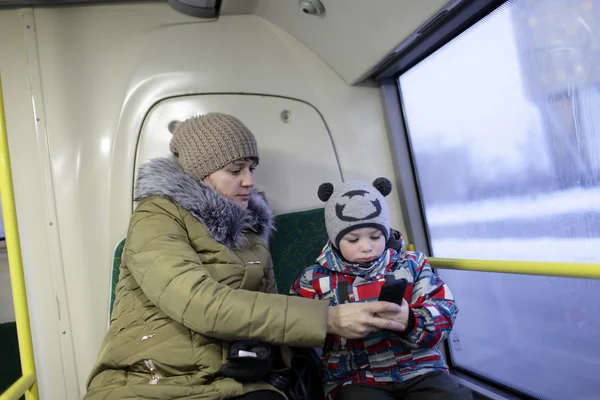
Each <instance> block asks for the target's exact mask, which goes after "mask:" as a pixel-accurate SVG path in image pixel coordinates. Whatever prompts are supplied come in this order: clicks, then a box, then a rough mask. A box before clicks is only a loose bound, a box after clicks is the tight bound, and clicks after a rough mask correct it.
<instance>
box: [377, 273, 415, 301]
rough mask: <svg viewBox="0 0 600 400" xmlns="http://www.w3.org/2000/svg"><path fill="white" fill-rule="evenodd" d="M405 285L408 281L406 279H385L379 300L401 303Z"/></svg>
mask: <svg viewBox="0 0 600 400" xmlns="http://www.w3.org/2000/svg"><path fill="white" fill-rule="evenodd" d="M407 285H408V281H407V280H406V279H396V280H393V281H392V280H386V282H385V283H384V284H383V286H382V287H381V292H380V293H379V300H380V301H387V302H390V303H396V304H398V305H402V299H403V298H404V292H405V291H406V286H407Z"/></svg>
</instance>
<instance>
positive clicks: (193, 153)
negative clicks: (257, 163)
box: [170, 113, 258, 181]
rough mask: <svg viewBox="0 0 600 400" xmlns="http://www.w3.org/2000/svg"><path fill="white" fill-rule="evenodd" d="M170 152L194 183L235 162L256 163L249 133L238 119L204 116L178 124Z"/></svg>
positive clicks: (252, 140) (253, 142)
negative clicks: (252, 161)
mask: <svg viewBox="0 0 600 400" xmlns="http://www.w3.org/2000/svg"><path fill="white" fill-rule="evenodd" d="M170 148H171V152H172V153H173V154H175V156H176V157H177V162H178V163H179V165H180V166H181V168H183V171H184V172H185V173H186V174H188V175H189V176H191V177H192V178H194V179H196V180H198V181H201V180H203V179H204V178H206V177H207V176H208V175H210V174H212V173H213V172H215V171H217V170H219V169H221V168H223V167H224V166H226V165H227V164H229V163H232V162H234V161H236V160H241V159H244V158H253V159H257V160H258V148H257V145H256V139H255V138H254V135H253V134H252V132H250V130H249V129H248V128H247V127H246V126H245V125H244V124H243V123H242V122H241V121H240V120H239V119H237V118H235V117H233V116H231V115H227V114H221V113H208V114H204V115H202V116H197V117H192V118H190V119H187V120H185V121H183V122H182V123H180V124H179V125H178V126H177V127H176V128H175V132H174V133H173V138H172V139H171V145H170Z"/></svg>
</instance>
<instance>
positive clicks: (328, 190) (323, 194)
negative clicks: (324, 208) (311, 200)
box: [317, 182, 333, 202]
mask: <svg viewBox="0 0 600 400" xmlns="http://www.w3.org/2000/svg"><path fill="white" fill-rule="evenodd" d="M332 194H333V184H331V183H329V182H327V183H322V184H321V185H320V186H319V190H318V191H317V195H318V196H319V200H321V201H322V202H326V201H327V200H329V198H330V197H331V195H332Z"/></svg>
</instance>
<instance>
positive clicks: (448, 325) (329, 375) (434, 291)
mask: <svg viewBox="0 0 600 400" xmlns="http://www.w3.org/2000/svg"><path fill="white" fill-rule="evenodd" d="M391 190H392V185H391V183H390V181H389V180H387V179H386V178H378V179H376V180H375V181H374V182H373V185H369V184H367V183H365V182H358V181H354V182H346V183H343V184H341V185H338V186H337V187H336V188H334V187H333V185H332V184H331V183H324V184H322V185H321V186H320V187H319V192H318V195H319V198H320V199H321V200H322V201H323V202H326V205H325V224H326V228H327V234H328V236H329V240H328V242H327V244H326V245H325V247H324V248H323V250H322V251H321V254H320V255H319V257H318V258H317V263H316V264H315V265H312V266H310V267H308V268H306V269H305V270H304V272H303V273H302V275H301V276H300V277H299V278H298V279H297V280H296V282H295V283H294V285H293V286H292V289H291V293H292V294H296V295H299V296H302V297H308V298H314V299H319V300H329V301H330V304H331V305H332V306H334V305H338V304H342V303H346V302H369V301H376V300H377V299H378V297H379V294H380V292H381V287H382V286H383V284H384V283H385V282H386V280H395V279H396V280H397V279H406V280H407V286H406V290H405V292H404V298H403V299H402V300H401V310H402V311H401V312H400V313H399V314H394V315H385V316H384V317H387V318H393V319H395V320H397V321H399V322H401V323H402V324H403V325H404V327H405V329H404V330H403V331H401V332H392V331H378V330H377V329H373V332H372V333H371V334H369V335H368V336H366V337H365V338H363V339H353V340H348V339H344V338H342V337H340V336H335V335H328V336H327V338H326V339H325V345H324V347H323V355H322V357H321V365H322V368H323V371H322V374H323V384H324V390H325V393H326V395H327V399H330V400H332V399H336V400H348V399H362V398H365V399H366V398H368V399H420V398H422V399H447V398H452V399H471V393H470V391H469V390H468V389H466V388H461V387H460V386H459V385H458V384H457V383H456V382H455V381H454V380H453V379H452V378H451V377H450V376H449V374H448V367H447V366H446V364H445V362H444V360H443V358H442V355H441V353H440V350H439V349H438V345H439V344H440V343H441V342H442V341H443V340H444V339H445V338H446V337H447V336H448V334H449V333H450V331H451V330H452V326H453V324H454V320H455V318H456V314H457V313H458V308H457V306H456V304H455V301H454V298H453V297H452V293H451V292H450V290H449V289H448V287H447V286H446V284H445V283H444V282H442V280H441V279H440V278H439V277H437V276H436V275H435V274H434V273H433V271H432V269H431V266H430V265H429V263H428V262H427V259H426V258H425V255H423V254H422V253H420V252H407V251H404V249H403V246H404V243H403V240H402V236H401V234H400V233H399V232H397V231H394V230H391V229H390V225H389V216H388V207H387V204H386V201H385V199H384V197H385V196H387V195H388V194H389V193H390V192H391ZM386 276H387V277H386Z"/></svg>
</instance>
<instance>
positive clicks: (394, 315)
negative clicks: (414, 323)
mask: <svg viewBox="0 0 600 400" xmlns="http://www.w3.org/2000/svg"><path fill="white" fill-rule="evenodd" d="M409 312H410V308H409V307H408V303H407V302H406V300H405V299H402V305H401V306H400V310H399V311H398V312H389V311H386V312H382V313H378V314H377V315H376V316H377V317H380V318H383V319H387V320H391V321H395V322H398V323H400V324H401V325H402V329H391V328H388V329H390V330H393V331H397V332H404V331H405V330H406V327H407V326H408V313H409Z"/></svg>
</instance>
